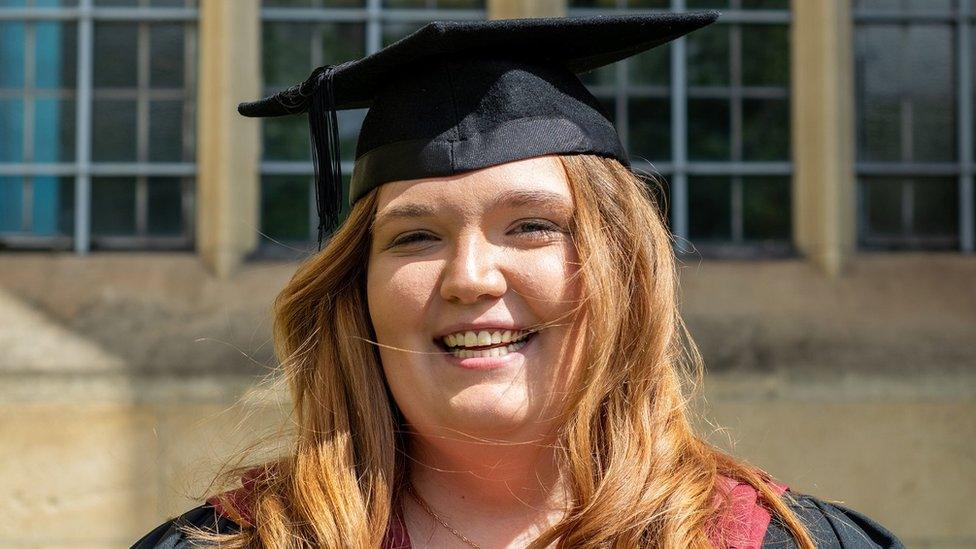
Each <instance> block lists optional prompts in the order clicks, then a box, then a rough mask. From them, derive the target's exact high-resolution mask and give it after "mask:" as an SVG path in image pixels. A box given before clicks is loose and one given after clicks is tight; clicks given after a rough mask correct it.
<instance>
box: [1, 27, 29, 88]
mask: <svg viewBox="0 0 976 549" xmlns="http://www.w3.org/2000/svg"><path fill="white" fill-rule="evenodd" d="M25 44H26V41H25V29H24V23H16V22H10V21H0V89H3V88H23V87H24V58H25V57H24V54H25V53H26V52H25V51H24V45H25Z"/></svg>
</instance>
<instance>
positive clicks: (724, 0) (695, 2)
mask: <svg viewBox="0 0 976 549" xmlns="http://www.w3.org/2000/svg"><path fill="white" fill-rule="evenodd" d="M685 5H686V6H687V7H688V8H727V7H729V0H688V1H687V2H686V4H685Z"/></svg>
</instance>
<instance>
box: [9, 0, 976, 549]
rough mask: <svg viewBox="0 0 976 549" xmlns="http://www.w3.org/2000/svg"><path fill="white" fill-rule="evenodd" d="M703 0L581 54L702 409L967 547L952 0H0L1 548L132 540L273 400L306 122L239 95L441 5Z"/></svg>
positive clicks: (968, 342) (510, 12) (773, 458)
mask: <svg viewBox="0 0 976 549" xmlns="http://www.w3.org/2000/svg"><path fill="white" fill-rule="evenodd" d="M698 8H717V9H719V10H721V12H722V16H721V18H720V19H719V21H718V23H716V24H714V25H712V26H710V27H708V28H706V29H704V30H701V31H698V32H695V33H693V34H691V35H690V36H688V37H686V38H684V39H681V40H678V41H676V42H674V43H672V44H669V45H666V46H663V47H660V48H657V49H655V50H652V51H650V52H647V53H644V54H641V55H638V56H635V57H633V58H630V59H628V60H625V61H622V62H620V63H617V64H615V65H613V66H610V67H606V68H604V69H602V70H598V71H595V72H593V73H591V74H587V75H585V76H584V77H583V78H584V80H585V82H586V84H587V85H588V86H589V87H590V89H591V90H592V91H593V92H594V93H595V94H596V95H597V96H598V97H600V98H601V99H602V100H603V102H604V105H605V107H606V110H607V112H608V113H609V114H610V115H611V116H612V118H613V120H614V122H615V124H616V125H617V128H618V130H619V131H620V135H621V138H622V140H623V142H624V144H625V146H626V147H627V148H628V150H629V152H630V155H631V157H632V158H633V159H634V165H635V167H636V168H638V169H640V170H642V171H645V172H656V173H658V174H660V175H661V176H662V178H663V179H664V180H665V181H666V184H665V185H664V186H663V187H662V188H661V192H662V193H663V195H664V198H665V199H666V212H665V214H666V216H667V219H668V222H669V224H670V227H671V230H672V231H673V232H674V233H675V235H676V241H675V247H676V250H677V251H678V252H679V253H680V257H681V273H682V282H681V283H682V309H683V311H684V314H685V315H686V318H687V320H688V322H689V325H690V328H691V331H692V334H693V335H694V337H695V338H696V341H697V343H698V344H699V345H700V346H701V348H702V351H703V353H704V356H705V360H706V364H707V367H708V375H707V377H706V381H705V385H704V394H705V396H706V397H707V405H706V406H705V410H704V412H705V414H706V417H707V418H709V419H710V420H711V421H712V424H707V423H703V425H702V428H703V429H705V430H706V432H708V433H710V435H709V436H711V437H712V438H713V439H714V440H715V441H716V442H717V443H719V444H721V445H722V446H723V447H726V448H733V449H734V451H735V452H736V453H737V454H738V455H740V456H743V457H745V458H746V459H748V460H750V461H752V462H753V463H755V464H757V465H759V466H761V467H763V468H764V469H766V470H767V471H769V472H770V473H772V474H773V475H774V476H775V477H776V478H778V479H780V480H781V481H783V482H785V483H787V484H789V485H790V486H791V487H793V489H794V490H797V491H802V492H806V493H811V494H814V495H817V496H820V497H824V498H828V499H832V500H839V501H841V502H842V503H843V504H844V505H847V506H850V507H853V508H855V509H857V510H859V511H861V512H864V513H866V514H867V515H869V516H871V517H872V518H875V519H876V520H878V521H880V522H881V523H882V524H884V525H886V526H888V527H889V528H891V529H892V530H893V531H894V532H895V533H896V534H897V535H899V536H900V537H901V538H902V539H903V540H904V541H905V542H906V543H907V545H908V546H909V547H923V548H929V547H930V548H950V547H951V548H961V547H976V531H974V529H973V526H972V525H973V524H976V506H973V504H972V500H973V496H976V442H974V441H976V383H974V381H976V257H974V255H973V251H974V247H976V245H974V241H976V229H974V217H976V214H974V210H976V198H974V194H976V193H974V190H973V185H974V180H973V177H974V167H976V165H974V152H976V140H974V126H976V119H974V109H973V106H974V102H976V95H974V78H976V77H974V69H976V66H974V62H976V51H974V48H976V27H974V25H976V1H973V0H794V1H793V2H790V1H788V0H617V1H614V0H595V1H594V0H591V1H584V0H535V1H516V0H488V1H487V2H486V1H485V0H443V1H439V0H263V1H259V0H198V1H194V0H0V350H2V352H0V484H2V485H3V486H4V490H3V494H2V495H0V515H2V516H3V517H4V518H3V519H2V520H0V546H3V547H118V546H128V545H129V544H130V543H131V542H133V541H134V540H135V539H136V538H137V537H139V536H140V535H141V534H143V533H145V532H146V531H148V530H149V529H150V528H151V527H153V526H155V525H156V524H158V523H160V522H161V521H162V520H164V519H165V518H166V517H167V516H171V515H174V514H176V513H179V512H181V511H183V510H186V509H188V508H190V507H192V506H195V505H196V503H195V501H197V500H199V498H200V497H201V496H203V495H204V494H205V492H206V489H207V483H208V481H209V479H210V478H211V476H212V474H213V472H214V471H215V470H216V469H217V467H219V465H220V464H221V462H222V460H223V459H225V458H226V457H228V456H230V455H232V453H233V452H234V451H236V450H239V449H241V448H243V447H244V446H245V445H247V444H248V443H249V442H251V441H252V440H254V438H255V437H256V436H258V435H260V434H262V433H267V432H271V430H272V429H273V428H274V427H275V426H276V425H278V424H279V423H280V419H281V417H282V414H283V410H284V409H285V408H286V407H287V396H286V395H282V394H281V393H280V391H276V390H274V389H273V387H270V386H269V385H268V384H262V383H261V382H260V381H261V379H262V378H263V376H265V375H267V374H268V373H269V372H270V371H271V369H272V368H273V366H274V357H273V351H272V345H271V342H270V325H269V321H270V316H269V312H270V306H271V303H272V300H273V299H274V297H275V295H276V293H277V291H278V290H279V289H280V288H281V287H282V286H283V285H284V284H285V283H286V282H287V280H288V278H289V277H290V275H291V274H292V272H293V271H294V270H295V268H296V266H297V262H298V261H300V260H301V259H302V258H304V257H307V255H308V254H309V253H311V252H313V251H314V246H315V243H314V240H315V238H314V234H313V232H314V229H315V223H314V222H313V219H314V215H315V210H314V204H313V197H314V195H313V189H312V186H311V164H310V162H309V148H308V137H307V136H308V130H307V123H306V119H305V117H304V116H301V117H294V118H287V119H274V120H267V121H263V122H260V121H257V120H246V119H243V118H242V117H239V116H238V115H237V114H236V110H235V107H236V104H237V103H238V102H239V101H243V100H252V99H255V98H257V97H259V96H262V95H264V94H267V93H272V92H275V91H278V90H280V89H282V88H284V87H287V86H289V85H291V84H293V83H295V82H298V81H300V80H302V79H304V78H305V77H306V75H307V74H308V72H309V71H310V70H311V69H312V68H314V67H316V66H319V65H322V64H327V63H337V62H340V61H344V60H349V59H354V58H358V57H361V56H364V55H366V54H369V53H371V52H374V51H377V50H378V49H380V48H382V47H383V46H385V45H387V44H389V43H391V42H393V41H395V40H397V39H399V38H401V37H403V36H405V35H406V34H408V33H410V32H412V31H414V30H416V29H417V28H419V27H420V26H422V25H423V24H424V23H426V22H427V21H430V20H433V19H467V20H472V19H485V18H511V17H529V16H550V15H569V16H580V15H592V14H601V13H637V12H653V11H658V10H684V9H698ZM364 114H365V111H349V112H342V113H340V117H339V118H340V120H339V126H340V132H341V135H342V144H341V150H342V155H343V158H344V166H343V172H344V173H345V174H346V176H347V177H348V175H349V174H350V173H351V171H352V160H353V155H354V151H355V144H356V136H357V133H358V130H359V124H360V123H361V121H362V118H363V116H364ZM715 426H722V427H724V428H725V430H724V431H715Z"/></svg>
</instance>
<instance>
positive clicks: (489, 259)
mask: <svg viewBox="0 0 976 549" xmlns="http://www.w3.org/2000/svg"><path fill="white" fill-rule="evenodd" d="M497 254H498V249H497V248H496V247H495V246H492V245H491V243H490V242H488V241H487V240H486V239H485V238H484V236H483V235H479V234H469V235H466V236H464V237H462V238H458V241H457V244H456V245H455V246H454V251H453V255H452V256H451V257H450V258H449V259H448V261H447V265H446V266H445V267H444V273H443V279H442V282H441V297H443V298H444V299H446V300H447V301H451V302H460V303H465V304H471V303H477V302H478V300H480V299H482V298H483V297H486V296H487V297H495V298H498V297H501V296H503V295H505V291H506V283H505V277H504V275H503V274H502V272H501V270H500V269H499V265H498V258H497Z"/></svg>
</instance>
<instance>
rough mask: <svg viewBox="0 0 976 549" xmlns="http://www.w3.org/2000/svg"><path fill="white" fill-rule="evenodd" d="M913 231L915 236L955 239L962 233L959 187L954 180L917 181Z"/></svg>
mask: <svg viewBox="0 0 976 549" xmlns="http://www.w3.org/2000/svg"><path fill="white" fill-rule="evenodd" d="M913 184H914V189H913V190H914V193H913V194H914V196H913V199H914V200H913V206H914V209H915V211H914V215H913V221H914V224H913V226H912V230H913V231H914V233H915V234H916V235H923V236H950V237H955V236H957V235H958V232H959V185H958V183H957V182H956V180H954V179H949V178H945V179H935V178H927V179H916V180H914V181H913Z"/></svg>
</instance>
